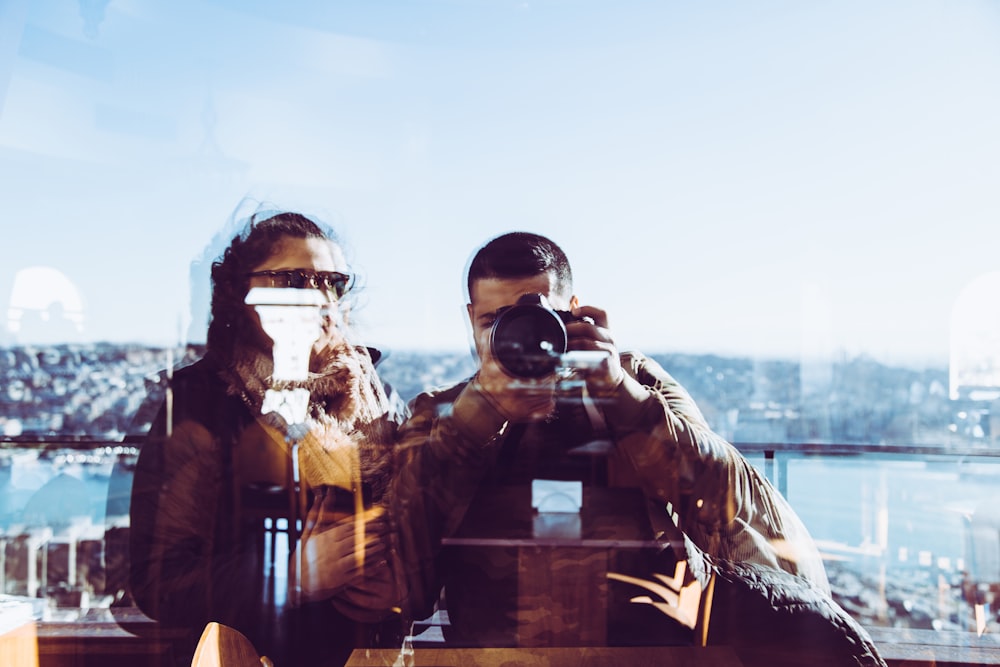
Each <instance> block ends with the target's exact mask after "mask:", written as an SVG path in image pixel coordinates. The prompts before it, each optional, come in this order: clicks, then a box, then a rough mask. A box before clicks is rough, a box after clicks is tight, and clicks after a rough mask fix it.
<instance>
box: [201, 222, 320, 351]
mask: <svg viewBox="0 0 1000 667" xmlns="http://www.w3.org/2000/svg"><path fill="white" fill-rule="evenodd" d="M287 237H293V238H300V239H308V238H320V239H325V240H327V241H330V242H332V243H335V244H337V245H339V244H340V241H339V239H338V238H337V235H336V234H335V233H334V232H333V230H332V229H330V228H328V227H326V226H324V225H321V224H320V223H318V222H315V221H313V220H310V219H309V218H307V217H306V216H304V215H302V214H301V213H293V212H278V213H275V212H274V211H269V212H264V213H260V212H258V213H254V214H253V215H252V216H250V219H249V220H248V221H247V223H246V225H245V226H244V227H243V230H242V231H241V232H240V233H239V234H237V235H236V236H235V237H234V238H233V240H232V241H231V242H230V244H229V247H227V248H226V250H225V252H224V253H223V254H222V257H221V258H220V259H219V260H218V261H215V262H213V263H212V309H211V320H210V322H209V325H208V337H207V341H206V342H207V346H208V349H209V350H211V351H213V352H214V353H215V354H218V355H220V356H221V357H222V358H223V359H224V360H227V361H228V360H230V359H231V358H232V353H233V351H234V349H235V347H236V345H237V342H238V341H239V340H240V339H241V338H244V339H245V338H246V337H247V336H250V335H251V332H253V331H255V327H256V324H255V323H254V321H253V318H252V317H251V315H250V312H249V310H248V309H247V307H246V305H245V304H244V302H243V300H244V299H245V298H246V294H247V289H249V286H250V279H249V277H248V276H247V274H248V273H250V272H251V271H253V269H254V268H255V267H257V266H260V264H261V263H262V262H264V261H265V260H266V259H267V258H268V257H270V256H271V255H273V254H274V252H275V251H276V250H277V246H278V244H279V243H280V241H281V239H283V238H287Z"/></svg>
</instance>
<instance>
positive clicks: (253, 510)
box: [130, 212, 405, 665]
mask: <svg viewBox="0 0 1000 667" xmlns="http://www.w3.org/2000/svg"><path fill="white" fill-rule="evenodd" d="M350 284H351V279H350V274H349V273H348V270H347V265H346V262H345V260H344V256H343V253H342V251H341V248H340V246H339V245H338V243H337V242H336V240H335V238H334V237H333V236H332V234H331V233H329V232H328V231H326V230H324V229H323V228H321V227H320V226H319V225H318V224H316V223H315V222H313V221H311V220H309V219H308V218H306V217H304V216H302V215H299V214H297V213H287V212H286V213H279V214H274V215H271V216H270V217H264V216H261V215H259V214H258V215H256V216H253V217H252V218H251V219H250V221H249V222H248V224H247V225H246V227H245V229H244V230H243V231H242V233H240V234H239V235H238V236H237V237H235V238H234V239H233V240H232V242H231V244H230V245H229V247H228V248H227V249H226V251H225V253H224V254H223V256H222V257H221V259H220V261H218V262H216V263H215V264H214V265H213V267H212V316H211V322H210V324H209V329H208V339H207V351H206V354H205V356H204V358H202V359H201V360H199V361H197V362H195V363H194V364H192V365H190V366H187V367H185V368H182V369H180V370H178V371H176V372H175V373H174V376H173V380H172V383H171V387H172V392H171V394H170V395H168V397H167V400H166V401H165V402H164V405H163V407H162V408H161V409H160V412H159V414H158V416H157V417H156V419H155V420H154V422H153V425H152V428H151V430H150V436H149V438H148V439H147V441H146V442H145V444H144V445H143V447H142V450H141V453H140V456H139V461H138V463H137V467H136V472H135V480H134V484H133V493H132V505H131V511H130V514H131V531H132V532H131V540H130V542H131V561H132V563H131V576H130V582H131V588H132V594H133V596H134V598H135V600H136V602H137V603H138V605H139V606H140V607H141V608H142V609H143V611H145V612H146V613H147V614H149V615H150V616H152V617H153V618H156V619H158V620H159V621H161V622H162V623H163V624H165V625H167V626H171V627H180V628H184V629H186V630H189V631H190V632H189V635H190V636H189V637H188V640H189V643H188V644H187V646H186V647H185V649H186V650H187V651H190V650H192V649H193V642H194V641H196V640H197V638H198V636H199V635H200V633H201V631H202V629H203V628H204V627H205V624H206V623H207V622H208V621H217V622H220V623H223V624H225V625H229V626H232V627H235V628H236V629H238V630H240V631H241V632H243V633H244V634H245V635H247V637H249V638H250V640H251V641H252V642H253V643H254V646H255V647H256V648H257V650H258V651H259V652H260V653H261V654H264V655H268V656H269V657H271V658H272V660H274V662H275V663H276V664H279V665H290V664H309V665H326V664H331V665H339V664H343V663H344V662H345V661H346V658H347V656H348V655H349V653H350V651H351V650H352V648H353V647H354V646H355V645H359V644H360V645H379V644H380V643H382V642H385V643H387V644H388V645H392V646H396V645H398V635H399V631H400V626H399V618H398V614H396V613H395V612H392V611H390V610H391V609H392V608H393V607H395V606H396V605H398V603H399V593H398V589H397V586H396V582H395V580H394V577H393V575H392V571H391V570H390V565H389V563H388V562H387V559H388V552H389V548H388V546H387V539H388V538H387V536H388V534H389V531H388V526H387V519H386V517H385V516H384V513H383V512H382V510H381V508H380V502H381V498H382V494H383V492H384V491H385V489H386V486H387V483H388V478H389V475H390V471H391V465H392V447H393V443H394V439H395V435H396V427H397V425H398V423H399V422H400V421H402V418H403V416H404V412H405V406H403V405H402V404H401V403H400V402H399V400H398V398H396V397H395V395H394V394H392V393H391V392H388V390H387V389H386V387H385V386H384V385H383V384H382V383H381V382H380V381H379V379H378V377H377V375H376V372H375V369H374V363H373V362H374V361H376V360H377V358H378V353H377V352H376V351H374V350H370V349H367V348H365V347H360V346H355V345H353V344H351V343H350V342H349V340H348V338H347V325H346V322H347V318H348V315H349V296H350V295H349V294H348V290H349V287H350ZM253 287H276V288H306V289H316V290H318V292H319V293H320V294H321V295H322V299H321V301H322V302H323V304H324V305H323V307H322V310H321V311H320V312H321V313H322V314H323V317H322V320H321V331H320V330H319V329H317V334H318V336H319V337H318V339H317V340H316V342H315V343H314V344H313V347H312V351H311V354H310V359H309V371H308V377H307V378H306V379H304V380H286V381H278V380H275V379H274V378H273V375H274V374H273V373H272V371H273V370H274V368H275V364H274V361H273V359H272V340H271V338H270V337H269V336H268V335H267V334H266V333H265V332H264V330H263V328H262V325H261V321H260V319H259V317H258V315H257V313H256V311H255V310H254V309H253V308H252V307H251V306H248V305H246V304H245V303H244V300H245V297H246V296H247V293H248V290H249V289H250V288H253ZM292 294H295V293H292ZM306 344H307V345H308V341H307V342H306ZM301 389H305V390H307V391H308V392H309V398H308V415H307V418H306V419H305V424H304V427H301V426H302V425H294V424H293V425H292V426H291V427H290V426H289V425H288V424H287V423H286V422H285V420H284V418H282V417H280V416H278V414H277V413H276V412H275V411H268V410H267V409H264V404H265V402H266V401H265V397H269V396H271V395H272V393H273V392H277V395H280V394H281V392H282V391H287V392H294V391H295V390H301ZM262 413H266V414H262ZM293 459H294V460H293ZM296 469H297V470H298V474H299V477H300V478H301V484H302V485H303V487H304V490H303V491H302V492H301V493H299V494H296V493H295V492H294V491H293V492H292V493H287V491H288V487H289V486H292V487H294V481H290V480H293V479H294V477H293V475H292V471H294V470H296ZM272 492H276V493H272ZM269 498H270V500H271V501H273V500H274V499H275V498H276V499H277V500H278V503H277V505H278V506H279V507H280V506H281V504H282V502H284V503H285V504H284V509H285V511H287V512H288V513H292V515H293V516H300V517H302V518H303V535H302V538H301V539H300V540H299V542H298V546H297V548H296V549H295V554H294V556H293V557H292V559H291V563H290V566H289V568H288V572H289V581H288V586H287V589H286V590H282V587H281V586H280V585H278V584H273V585H274V589H271V590H267V586H269V585H271V584H272V583H273V582H272V580H271V578H270V577H265V576H264V574H263V573H264V569H263V568H264V563H263V562H262V560H263V558H264V557H265V553H264V549H263V548H261V546H260V544H261V543H262V542H261V541H260V540H261V536H260V533H259V531H260V527H261V525H262V519H261V518H260V517H261V514H260V512H259V509H260V507H259V506H260V504H261V503H262V502H264V501H267V500H268V499H269ZM300 500H301V501H302V502H303V504H305V505H306V506H305V507H300V506H299V501H300ZM292 527H293V532H294V524H293V526H292ZM272 556H273V554H272ZM282 571H283V570H282V569H281V568H279V569H278V575H277V576H276V577H275V580H276V581H278V582H281V572H282ZM180 657H181V660H182V662H183V660H185V659H187V660H190V653H185V652H182V654H181V656H180Z"/></svg>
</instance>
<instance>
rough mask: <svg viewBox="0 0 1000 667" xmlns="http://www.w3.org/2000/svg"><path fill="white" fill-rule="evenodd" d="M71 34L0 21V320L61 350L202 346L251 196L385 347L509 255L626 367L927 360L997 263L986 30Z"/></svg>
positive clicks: (691, 24)
mask: <svg viewBox="0 0 1000 667" xmlns="http://www.w3.org/2000/svg"><path fill="white" fill-rule="evenodd" d="M315 5H323V6H315ZM88 12H89V10H83V11H82V10H81V8H80V5H79V4H78V3H77V2H69V1H65V2H63V1H60V2H50V3H31V2H27V1H26V0H19V1H14V2H7V3H5V4H4V5H2V6H0V44H2V45H3V46H0V104H2V106H0V194H2V201H3V202H4V212H5V215H4V223H3V234H4V237H5V239H6V242H5V243H4V244H3V245H2V247H0V307H4V306H8V308H9V304H8V303H7V302H5V301H4V298H5V297H4V295H7V294H10V292H11V290H12V288H13V284H14V276H15V275H16V274H17V272H18V271H21V270H23V269H26V268H30V267H39V266H43V267H53V268H55V269H58V270H59V271H61V272H62V273H63V274H65V276H66V277H67V278H68V279H69V281H70V282H71V283H72V284H74V285H75V286H76V287H77V289H78V290H79V293H80V296H81V298H82V301H83V304H84V325H83V326H84V329H83V332H82V333H81V334H80V336H81V337H82V338H85V339H88V340H114V341H132V340H139V341H143V342H157V343H173V342H177V341H179V340H188V339H191V340H197V339H199V338H200V332H201V331H203V328H204V326H203V322H202V321H201V319H200V318H202V317H203V315H202V314H201V312H200V309H199V308H196V309H195V310H197V311H199V312H196V313H195V314H194V316H192V313H191V310H192V309H191V307H190V305H189V302H190V298H191V287H190V284H189V283H190V280H189V273H190V264H191V262H192V260H194V259H196V258H197V257H199V256H200V255H202V253H204V252H205V249H206V247H207V246H209V245H210V244H211V243H212V241H213V237H215V236H216V235H217V234H218V233H219V232H220V230H222V229H223V228H224V227H225V225H226V223H227V220H228V219H229V218H230V216H231V215H232V213H233V211H234V209H236V207H237V205H238V204H239V202H240V201H241V200H242V199H243V198H244V197H248V196H249V197H251V198H256V199H259V200H264V201H268V202H271V203H273V204H275V205H276V206H278V207H283V208H296V209H301V210H304V211H306V212H308V213H312V214H314V215H317V216H318V217H320V218H322V219H324V220H326V221H327V222H329V223H331V224H332V225H334V226H335V227H336V228H337V229H338V230H339V231H340V232H341V234H342V236H343V237H344V239H345V241H346V243H347V246H348V254H349V258H350V259H352V260H353V262H354V264H355V266H356V267H357V269H358V270H359V271H360V272H361V273H362V275H363V283H364V287H365V289H364V292H363V295H362V301H363V305H362V308H361V309H360V310H359V311H358V313H357V320H358V322H359V323H360V325H361V335H362V336H363V337H364V338H365V340H366V341H368V342H371V343H375V344H378V345H381V346H383V347H386V348H389V349H405V348H444V349H464V348H465V347H466V346H467V344H468V338H467V331H466V327H465V324H464V323H463V319H462V318H463V307H462V303H463V294H462V270H463V268H464V266H465V263H466V262H467V260H468V258H469V256H470V254H471V253H472V252H473V251H474V249H475V248H476V247H477V246H478V245H479V244H480V243H482V242H483V241H485V240H487V239H488V238H490V237H492V236H494V235H496V234H498V233H502V232H504V231H509V230H512V229H530V230H533V231H539V232H542V233H546V234H549V235H551V236H552V237H553V238H554V239H555V240H556V241H558V242H559V243H561V244H562V245H563V246H564V247H565V249H566V250H567V252H568V253H569V255H570V258H571V260H572V261H573V263H574V266H575V269H576V274H577V292H578V294H579V296H580V297H581V299H582V300H583V301H585V302H589V303H592V304H594V305H599V306H601V307H604V308H606V309H607V310H608V311H609V312H610V315H611V319H612V324H613V325H614V330H615V333H616V336H617V337H618V339H619V341H620V342H621V343H622V344H623V345H626V346H634V347H640V348H642V349H645V350H648V351H651V352H654V351H689V352H704V351H711V352H719V353H726V354H730V353H732V354H752V355H763V356H786V357H787V356H791V357H795V356H800V355H806V356H808V355H820V356H824V355H825V356H828V355H836V354H840V353H846V354H849V355H853V354H859V353H865V354H870V355H872V356H874V357H876V358H879V359H884V360H887V361H913V360H917V361H934V362H941V361H944V360H946V359H947V353H948V345H949V321H950V319H951V314H952V308H953V305H954V304H955V303H956V300H957V299H958V297H959V295H960V293H961V292H962V289H963V288H964V287H965V286H967V285H969V284H970V283H971V282H972V281H974V280H975V279H976V278H977V277H979V276H982V275H983V274H986V273H989V272H991V271H995V270H997V269H998V265H1000V231H998V229H1000V226H998V221H1000V190H998V189H997V187H996V184H997V182H998V177H1000V123H997V122H996V119H997V118H1000V5H997V4H996V3H994V2H985V1H984V2H973V1H965V0H939V1H936V2H932V1H921V0H905V1H904V0H898V1H896V0H877V1H874V2H861V1H858V2H801V1H788V2H777V1H775V2H753V3H746V2H735V1H733V2H713V3H695V2H631V1H625V2H619V3H607V2H601V3H599V2H588V1H580V2H568V1H566V0H560V1H553V2H531V1H529V2H494V1H487V0H482V1H472V0H451V1H444V0H439V1H434V2H425V1H415V2H405V3H404V2H398V3H370V2H332V3H312V2H288V3H281V4H280V5H278V4H276V3H265V2H236V1H233V2H222V1H218V2H176V3H159V2H150V1H145V0H132V1H129V2H118V1H115V0H112V1H111V2H109V3H107V5H106V7H105V8H104V13H103V17H94V16H92V15H91V14H89V13H88ZM85 19H89V22H88V20H85ZM88 26H89V27H88ZM11 37H12V38H11ZM199 287H200V288H201V292H202V293H203V292H204V291H205V290H207V286H205V285H204V284H201V285H199ZM201 298H202V300H203V297H201ZM998 301H1000V300H998ZM199 303H200V302H199ZM8 317H9V315H8ZM192 320H193V323H192ZM8 324H9V321H8ZM6 335H7V342H10V341H11V340H12V338H11V336H12V334H11V333H10V332H9V331H7V332H6ZM2 336H3V334H2V333H0V341H3V338H2Z"/></svg>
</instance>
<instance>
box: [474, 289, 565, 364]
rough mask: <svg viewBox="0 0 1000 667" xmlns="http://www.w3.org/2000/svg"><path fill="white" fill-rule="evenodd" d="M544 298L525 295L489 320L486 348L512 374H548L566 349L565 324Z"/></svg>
mask: <svg viewBox="0 0 1000 667" xmlns="http://www.w3.org/2000/svg"><path fill="white" fill-rule="evenodd" d="M529 297H530V298H529ZM544 298H545V297H543V296H541V295H525V296H524V297H522V298H521V299H520V300H519V301H518V303H517V305H515V306H512V307H511V308H509V309H507V310H505V311H503V312H502V313H500V316H499V317H498V318H497V321H496V322H495V323H494V324H493V331H492V332H491V333H490V349H491V351H492V352H493V356H494V358H496V360H497V361H498V362H499V363H500V365H501V366H502V367H503V368H504V370H506V371H507V372H508V373H510V374H511V375H513V376H515V377H522V378H540V377H544V376H546V375H549V374H550V373H552V372H554V371H555V370H556V367H557V366H558V365H559V359H560V356H561V355H562V354H563V353H564V352H566V343H567V341H566V327H565V325H564V324H563V322H562V319H561V318H560V317H559V315H558V314H557V313H556V312H555V311H554V310H552V309H551V308H549V307H547V305H546V303H545V301H544Z"/></svg>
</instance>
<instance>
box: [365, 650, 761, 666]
mask: <svg viewBox="0 0 1000 667" xmlns="http://www.w3.org/2000/svg"><path fill="white" fill-rule="evenodd" d="M398 657H399V651H397V650H389V649H357V650H355V651H354V653H352V654H351V657H350V659H349V660H348V661H347V665H346V666H345V667H375V666H378V667H391V666H392V665H393V664H394V663H395V661H396V659H397V658H398ZM399 664H405V665H413V667H507V666H509V665H527V666H528V667H531V666H533V665H537V666H538V667H543V666H544V667H580V666H586V667H604V666H605V665H606V666H608V667H612V666H613V667H617V666H618V665H649V666H651V667H689V666H692V665H696V666H698V667H742V666H743V663H741V662H740V660H739V658H737V657H736V654H735V653H734V652H733V650H732V649H731V648H729V647H728V646H707V647H704V648H702V647H695V646H639V647H622V648H608V647H574V648H516V649H515V648H478V649H469V648H462V649H459V648H454V649H447V648H434V649H415V650H414V653H413V660H412V661H411V662H405V663H403V662H401V663H399Z"/></svg>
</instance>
